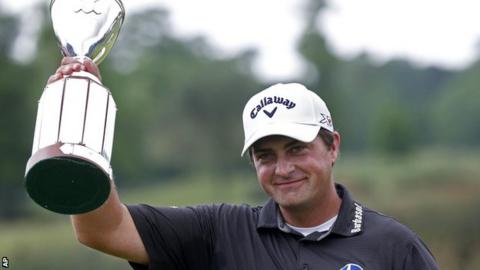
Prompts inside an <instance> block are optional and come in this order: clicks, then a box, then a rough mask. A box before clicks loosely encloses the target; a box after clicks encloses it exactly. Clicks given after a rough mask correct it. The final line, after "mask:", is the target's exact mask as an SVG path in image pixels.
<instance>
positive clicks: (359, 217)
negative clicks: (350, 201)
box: [350, 203, 363, 233]
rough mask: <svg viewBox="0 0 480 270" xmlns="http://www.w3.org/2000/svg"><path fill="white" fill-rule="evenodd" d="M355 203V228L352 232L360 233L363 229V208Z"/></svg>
mask: <svg viewBox="0 0 480 270" xmlns="http://www.w3.org/2000/svg"><path fill="white" fill-rule="evenodd" d="M354 204H355V219H354V220H352V222H353V229H352V230H351V231H350V232H351V233H358V232H360V231H361V230H362V221H363V208H362V206H361V205H360V204H358V203H354Z"/></svg>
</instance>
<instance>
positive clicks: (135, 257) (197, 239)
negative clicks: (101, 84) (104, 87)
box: [49, 58, 439, 270]
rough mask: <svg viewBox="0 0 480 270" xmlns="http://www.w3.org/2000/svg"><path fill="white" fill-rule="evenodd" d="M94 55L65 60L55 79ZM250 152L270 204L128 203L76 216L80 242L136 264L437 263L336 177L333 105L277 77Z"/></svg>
mask: <svg viewBox="0 0 480 270" xmlns="http://www.w3.org/2000/svg"><path fill="white" fill-rule="evenodd" d="M79 70H86V71H88V72H91V73H93V74H94V75H97V76H99V75H98V69H97V68H96V66H95V65H93V63H91V62H88V61H87V62H85V63H83V64H81V63H79V62H76V61H75V60H74V59H71V58H65V59H64V60H63V62H62V66H61V67H60V68H59V69H58V71H57V73H56V74H55V75H53V76H52V77H51V78H50V80H49V81H50V82H52V81H55V80H57V79H59V78H61V77H63V76H67V75H69V74H71V73H72V72H74V71H79ZM243 125H244V131H245V145H244V148H243V151H242V155H243V154H244V153H246V152H248V154H249V155H250V158H251V160H252V162H253V165H254V167H255V170H256V173H257V178H258V181H259V183H260V185H261V187H262V188H263V190H264V191H265V192H266V193H267V194H268V195H269V196H270V197H271V199H270V200H269V201H268V202H267V203H266V204H265V205H264V206H258V207H250V206H247V205H227V204H221V205H210V206H194V207H186V208H167V207H152V206H148V205H131V206H125V205H123V204H122V203H121V202H120V200H119V198H118V194H117V192H116V191H115V188H114V187H113V185H112V187H113V188H112V192H111V195H110V197H109V199H108V200H107V202H106V203H105V204H104V205H102V206H101V207H100V208H98V209H96V210H94V211H92V212H89V213H86V214H82V215H75V216H72V223H73V226H74V229H75V233H76V236H77V238H78V239H79V241H80V242H82V243H83V244H85V245H87V246H90V247H92V248H95V249H98V250H100V251H103V252H106V253H108V254H112V255H115V256H119V257H122V258H125V259H127V260H128V261H129V262H130V264H131V265H132V267H133V268H134V269H151V270H152V269H195V270H199V269H245V270H251V269H259V270H260V269H261V270H269V269H285V270H287V269H288V270H291V269H303V270H313V269H322V270H325V269H332V270H354V269H355V270H361V269H364V270H367V269H369V270H373V269H375V270H386V269H392V270H396V269H404V270H406V269H409V270H420V269H422V270H425V269H427V270H428V269H439V268H438V266H437V265H436V262H435V260H434V258H433V256H432V254H431V253H430V251H429V250H428V248H427V247H426V246H425V245H424V244H423V242H422V241H421V240H420V239H419V238H418V237H417V236H416V235H415V234H414V233H413V232H412V231H410V230H409V229H408V228H407V227H405V226H404V225H402V224H400V223H399V222H397V221H396V220H394V219H392V218H390V217H386V216H384V215H381V214H379V213H377V212H375V211H372V210H370V209H367V208H365V207H363V206H362V205H361V204H359V203H358V202H355V201H354V200H353V199H352V198H351V196H350V194H349V192H348V191H347V190H346V188H345V187H343V186H342V185H340V184H336V183H335V182H334V181H333V173H332V172H333V166H334V164H335V161H336V159H337V157H338V153H339V147H340V135H339V133H338V132H337V131H335V130H334V128H333V122H332V118H331V116H330V112H329V110H328V108H327V106H326V104H325V103H324V102H323V101H322V99H321V98H320V97H319V96H318V95H316V94H315V93H314V92H312V91H310V90H308V89H306V88H305V87H304V86H302V85H301V84H295V83H293V84H277V85H274V86H271V87H269V88H267V89H265V90H263V91H261V92H259V93H258V94H256V95H255V96H253V97H252V98H251V99H250V100H249V101H248V102H247V104H246V106H245V109H244V112H243Z"/></svg>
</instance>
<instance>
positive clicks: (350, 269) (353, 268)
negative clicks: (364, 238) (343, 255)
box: [340, 263, 363, 270]
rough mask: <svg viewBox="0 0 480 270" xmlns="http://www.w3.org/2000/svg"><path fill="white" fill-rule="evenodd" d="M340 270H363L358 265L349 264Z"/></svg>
mask: <svg viewBox="0 0 480 270" xmlns="http://www.w3.org/2000/svg"><path fill="white" fill-rule="evenodd" d="M340 270H363V268H362V267H361V266H360V265H358V264H353V263H349V264H347V265H345V266H344V267H342V268H341V269H340Z"/></svg>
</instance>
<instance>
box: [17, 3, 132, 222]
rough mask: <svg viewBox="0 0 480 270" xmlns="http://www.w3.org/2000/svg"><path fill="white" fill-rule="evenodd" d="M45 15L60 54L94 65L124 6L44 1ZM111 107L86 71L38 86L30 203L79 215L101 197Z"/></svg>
mask: <svg viewBox="0 0 480 270" xmlns="http://www.w3.org/2000/svg"><path fill="white" fill-rule="evenodd" d="M50 14H51V18H52V23H53V28H54V31H55V36H56V38H57V41H58V43H59V46H60V48H61V51H62V53H63V55H64V56H70V57H76V58H78V59H79V60H80V61H83V60H85V59H91V60H92V61H93V62H94V63H96V64H97V65H98V64H100V62H102V60H103V59H105V57H106V56H107V55H108V53H109V52H110V50H111V49H112V47H113V45H114V44H115V42H116V40H117V37H118V34H119V32H120V28H121V26H122V23H123V20H124V17H125V10H124V7H123V4H122V2H121V1H120V0H52V1H51V2H50ZM116 110H117V108H116V104H115V101H114V100H113V98H112V95H111V93H110V91H109V90H108V89H107V88H105V87H104V86H103V85H102V83H101V82H100V80H99V79H98V78H96V77H95V76H94V75H92V74H90V73H87V72H77V73H74V74H72V75H71V76H68V77H66V78H63V79H61V80H59V81H56V82H53V83H51V84H49V85H47V86H46V87H45V89H44V91H43V94H42V96H41V98H40V101H39V105H38V112H37V120H36V124H35V135H34V139H33V149H32V156H31V157H30V159H29V160H28V162H27V167H26V174H25V178H26V188H27V192H28V194H29V195H30V197H31V198H32V199H33V200H34V201H35V202H36V203H38V204H39V205H41V206H42V207H44V208H46V209H48V210H51V211H54V212H57V213H62V214H79V213H85V212H88V211H91V210H93V209H96V208H98V207H99V206H101V205H102V204H103V203H104V202H105V200H106V199H107V198H108V196H109V193H110V180H111V179H112V178H113V176H112V168H111V166H110V158H111V153H112V145H113V133H114V126H115V114H116Z"/></svg>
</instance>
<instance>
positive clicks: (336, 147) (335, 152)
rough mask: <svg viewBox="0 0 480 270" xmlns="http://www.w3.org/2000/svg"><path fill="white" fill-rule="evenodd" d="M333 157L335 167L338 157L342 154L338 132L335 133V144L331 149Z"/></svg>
mask: <svg viewBox="0 0 480 270" xmlns="http://www.w3.org/2000/svg"><path fill="white" fill-rule="evenodd" d="M330 152H331V157H332V166H333V165H335V161H337V158H338V155H339V154H340V133H338V131H334V132H333V143H332V147H331V148H330Z"/></svg>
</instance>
